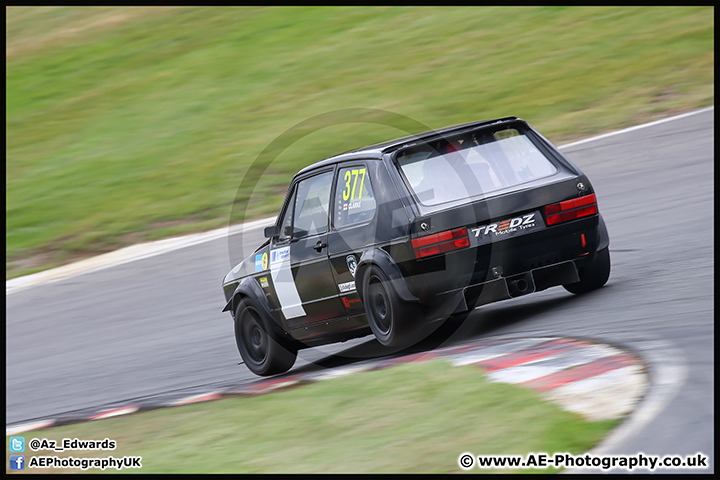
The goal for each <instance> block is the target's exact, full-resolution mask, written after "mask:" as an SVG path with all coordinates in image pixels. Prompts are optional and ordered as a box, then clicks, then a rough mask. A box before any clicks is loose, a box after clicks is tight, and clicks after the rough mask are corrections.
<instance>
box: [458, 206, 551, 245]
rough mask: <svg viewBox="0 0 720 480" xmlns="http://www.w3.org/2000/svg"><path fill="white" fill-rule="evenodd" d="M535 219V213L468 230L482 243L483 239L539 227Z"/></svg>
mask: <svg viewBox="0 0 720 480" xmlns="http://www.w3.org/2000/svg"><path fill="white" fill-rule="evenodd" d="M537 218H538V216H537V212H533V213H528V214H526V215H522V216H519V217H514V218H509V219H507V220H503V221H501V222H497V223H489V224H487V225H482V226H480V227H475V228H471V229H470V230H471V231H472V233H473V237H474V238H475V239H477V240H479V241H480V243H482V241H483V240H484V239H492V238H496V237H499V236H503V235H510V234H514V233H517V232H522V231H523V230H529V229H531V228H534V227H536V226H539V225H541V224H538V223H537Z"/></svg>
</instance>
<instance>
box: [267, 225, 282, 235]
mask: <svg viewBox="0 0 720 480" xmlns="http://www.w3.org/2000/svg"><path fill="white" fill-rule="evenodd" d="M279 235H280V227H278V226H277V225H273V226H272V227H265V238H274V237H277V236H279Z"/></svg>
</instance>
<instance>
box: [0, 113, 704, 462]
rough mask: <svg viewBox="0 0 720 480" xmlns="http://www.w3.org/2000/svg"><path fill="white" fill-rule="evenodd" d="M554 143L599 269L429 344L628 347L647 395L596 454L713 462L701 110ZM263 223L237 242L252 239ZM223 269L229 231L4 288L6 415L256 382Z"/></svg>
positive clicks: (20, 417)
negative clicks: (586, 188) (584, 207)
mask: <svg viewBox="0 0 720 480" xmlns="http://www.w3.org/2000/svg"><path fill="white" fill-rule="evenodd" d="M527 120H528V121H530V122H531V123H532V119H530V118H528V119H527ZM562 150H563V152H564V153H565V154H566V155H567V156H568V157H569V158H570V159H571V160H572V161H573V162H575V163H576V164H578V165H579V166H580V167H581V168H582V170H583V171H584V172H585V173H586V174H587V175H588V177H589V178H590V180H591V181H592V184H593V186H594V187H595V190H596V193H597V197H598V202H599V206H600V211H601V212H602V214H603V216H604V218H605V221H606V223H607V227H608V230H609V233H610V251H611V257H612V263H613V269H612V274H611V277H610V281H609V282H608V284H607V285H606V286H605V287H604V288H602V289H601V290H599V291H596V292H592V293H590V294H587V295H585V296H574V295H571V294H569V293H567V292H566V291H565V290H564V289H562V288H560V287H558V288H552V289H549V290H547V291H544V292H541V293H537V294H533V295H529V296H526V297H522V298H519V299H514V300H508V301H504V302H500V303H496V304H493V305H489V306H485V307H481V308H479V309H477V310H475V311H474V312H473V313H472V314H471V315H470V316H469V317H468V319H467V320H466V322H465V323H464V324H463V325H462V326H461V327H460V328H459V330H458V331H457V332H455V334H454V335H453V336H452V337H451V338H450V339H448V340H446V341H445V342H442V343H443V345H448V344H450V343H452V342H460V341H463V340H467V339H468V338H470V337H474V336H482V337H483V338H489V337H494V336H502V337H508V336H511V337H512V336H517V337H524V336H528V337H531V336H532V337H539V336H569V337H574V338H586V339H592V340H597V341H600V342H604V343H608V344H615V345H620V346H623V347H626V348H628V349H630V350H632V351H635V352H637V353H639V354H640V355H642V356H643V357H644V358H645V359H646V360H647V361H648V362H649V364H650V369H651V371H650V375H651V378H652V381H653V385H655V388H654V390H652V392H651V394H652V395H651V397H652V398H648V402H646V403H645V404H641V408H640V409H639V411H638V414H637V415H636V416H633V417H632V419H631V420H632V421H628V422H626V424H627V425H623V426H624V427H625V428H624V429H623V428H622V427H621V428H619V429H618V431H616V433H615V435H614V437H613V439H612V440H613V441H612V442H610V443H609V444H608V445H607V448H606V451H605V452H604V453H627V454H636V453H638V452H643V453H645V454H655V455H671V454H673V455H692V454H695V453H698V452H702V453H704V454H706V455H708V456H710V469H709V470H705V471H703V472H702V473H709V472H712V471H714V458H713V452H714V431H713V428H714V364H713V362H714V323H713V317H714V310H713V281H714V276H713V268H714V258H713V256H714V243H713V238H714V236H713V235H714V215H713V213H714V212H713V197H714V183H713V173H714V172H713V161H714V109H713V108H710V109H705V110H702V111H700V112H696V113H694V114H692V115H686V116H681V117H679V118H676V119H673V120H671V121H666V122H658V123H656V124H652V125H649V126H644V127H642V128H637V129H628V130H627V131H623V132H620V133H618V134H614V135H607V136H602V137H597V138H594V139H590V140H589V141H585V142H576V143H575V144H571V145H568V146H565V147H563V148H562ZM261 231H262V230H261V229H260V228H257V229H254V230H252V231H250V232H248V233H246V234H245V237H244V238H243V241H244V242H245V243H246V244H249V245H253V244H255V245H257V244H259V243H260V242H261V240H262V239H261ZM229 267H230V260H229V255H228V241H227V239H214V240H211V241H207V242H204V243H199V244H195V245H192V246H188V247H186V248H181V249H178V250H174V251H170V252H168V253H164V254H162V255H155V256H152V257H150V258H146V259H141V260H137V261H133V262H129V263H125V264H122V265H118V266H114V267H112V268H106V269H103V270H100V271H95V272H91V273H85V274H81V275H77V276H73V277H70V278H65V279H62V280H59V281H56V282H53V283H50V284H47V285H34V286H30V287H27V288H23V289H18V290H16V291H13V292H12V293H8V295H7V308H6V314H7V322H6V347H7V351H6V359H7V366H6V376H7V379H6V389H7V393H6V423H7V424H12V423H18V422H22V421H28V420H33V419H39V418H43V417H49V416H52V415H57V414H60V413H64V412H69V411H73V410H79V409H83V408H89V407H97V406H101V405H110V404H113V403H117V402H123V401H127V400H130V399H135V398H140V397H147V396H153V395H158V394H161V393H167V392H171V391H188V392H190V391H193V390H194V389H203V390H207V387H211V386H224V385H229V384H237V383H239V382H242V381H254V380H257V377H255V376H254V375H253V374H251V373H250V372H249V371H248V370H247V368H245V367H244V366H243V365H238V362H240V358H239V355H238V353H237V350H236V347H235V343H234V337H233V329H232V323H231V318H230V315H229V314H227V313H221V312H220V310H221V309H222V307H223V303H224V298H223V296H222V292H221V288H220V282H221V279H222V277H223V276H224V274H225V273H226V272H227V270H228V269H229ZM373 355H376V356H377V355H382V349H380V348H378V344H377V343H376V342H375V341H374V340H372V337H366V338H365V339H362V340H359V341H354V342H353V343H352V344H338V345H333V346H327V347H321V348H317V349H312V350H306V351H303V352H301V354H300V358H299V360H298V363H297V364H296V367H295V369H313V368H318V369H319V368H322V367H321V366H318V365H317V364H314V363H313V362H318V361H319V362H320V363H321V364H322V363H323V362H324V363H325V364H328V363H332V362H335V363H338V362H340V363H342V362H346V363H347V362H350V361H352V360H353V359H355V358H367V357H368V356H373ZM668 471H669V472H678V471H677V470H668Z"/></svg>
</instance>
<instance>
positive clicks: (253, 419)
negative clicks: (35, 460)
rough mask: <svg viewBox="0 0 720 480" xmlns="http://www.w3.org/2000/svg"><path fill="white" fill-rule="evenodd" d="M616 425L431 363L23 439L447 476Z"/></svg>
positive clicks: (195, 464) (165, 455)
mask: <svg viewBox="0 0 720 480" xmlns="http://www.w3.org/2000/svg"><path fill="white" fill-rule="evenodd" d="M617 423H618V422H617V421H602V422H586V421H584V420H582V419H581V418H580V417H578V416H577V415H575V414H571V413H568V412H566V411H563V410H561V409H560V408H559V407H557V406H556V405H554V404H551V403H548V402H545V401H544V400H541V399H540V397H539V396H538V394H536V393H535V392H533V391H531V390H528V389H524V388H520V387H518V386H514V385H507V384H500V383H489V382H487V381H486V380H485V379H484V377H483V376H482V375H481V374H480V372H479V371H478V369H477V368H475V367H472V366H465V367H453V366H451V365H450V364H449V363H448V362H446V361H444V360H436V361H430V362H424V363H421V364H404V365H400V366H396V367H392V368H389V369H386V370H380V371H371V372H364V373H357V374H353V375H350V376H346V377H341V378H337V379H333V380H326V381H323V382H320V383H316V384H310V385H305V386H301V387H299V388H296V389H293V390H289V391H284V392H278V393H273V394H269V395H263V396H257V397H235V398H230V399H224V400H219V401H214V402H209V403H201V404H195V405H189V406H184V407H175V408H168V409H163V410H155V411H150V412H147V413H140V414H135V415H132V416H128V417H119V418H116V419H108V420H102V421H97V422H88V423H80V424H75V425H68V426H64V427H57V428H51V429H47V430H42V431H36V432H28V433H26V434H24V437H25V439H26V443H28V442H29V441H30V439H32V438H38V439H42V438H47V439H54V440H58V441H60V440H61V439H63V438H71V439H72V438H78V439H81V440H93V439H95V440H103V439H105V438H109V439H111V440H115V441H116V442H117V449H116V450H113V451H100V452H97V451H96V452H77V451H75V452H65V453H63V454H56V453H48V452H37V453H35V452H31V451H27V452H26V462H29V461H30V456H32V455H39V454H52V455H58V456H70V455H72V456H73V457H76V458H77V457H90V458H96V457H107V456H108V455H112V456H114V457H116V458H118V457H122V456H125V455H128V456H133V455H139V456H142V465H143V467H142V469H141V470H139V471H138V470H123V472H129V473H135V472H137V473H446V472H461V471H462V470H461V469H460V468H459V467H458V464H457V461H458V457H459V456H460V454H462V453H465V452H470V453H472V454H474V455H526V454H527V453H530V452H534V453H539V452H546V453H548V454H551V455H552V454H553V453H556V452H569V453H572V454H575V455H579V454H582V453H585V452H586V451H588V450H589V449H590V448H592V447H593V446H594V445H596V444H597V443H598V442H599V441H600V440H601V439H602V438H603V437H604V436H605V435H607V433H608V432H609V431H610V430H611V429H612V428H613V427H614V426H616V425H617ZM6 468H7V467H6ZM30 471H36V470H30ZM45 471H46V472H51V471H54V472H57V471H58V470H57V469H55V470H47V469H46V470H45ZM89 471H90V472H99V470H89ZM109 471H110V470H106V472H109ZM473 471H475V472H477V473H480V472H486V471H485V470H479V469H475V470H473ZM501 471H506V470H501ZM530 471H531V472H536V473H551V472H552V471H553V470H550V469H549V470H544V469H532V470H530Z"/></svg>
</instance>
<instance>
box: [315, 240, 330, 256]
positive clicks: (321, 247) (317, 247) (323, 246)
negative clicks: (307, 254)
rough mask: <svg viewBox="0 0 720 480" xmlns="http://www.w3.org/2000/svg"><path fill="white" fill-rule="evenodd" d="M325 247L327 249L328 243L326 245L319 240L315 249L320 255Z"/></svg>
mask: <svg viewBox="0 0 720 480" xmlns="http://www.w3.org/2000/svg"><path fill="white" fill-rule="evenodd" d="M325 247H327V243H324V242H323V241H322V240H318V242H317V243H316V244H315V246H314V247H313V248H314V249H315V250H317V251H318V253H320V252H321V251H322V249H323V248H325Z"/></svg>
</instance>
